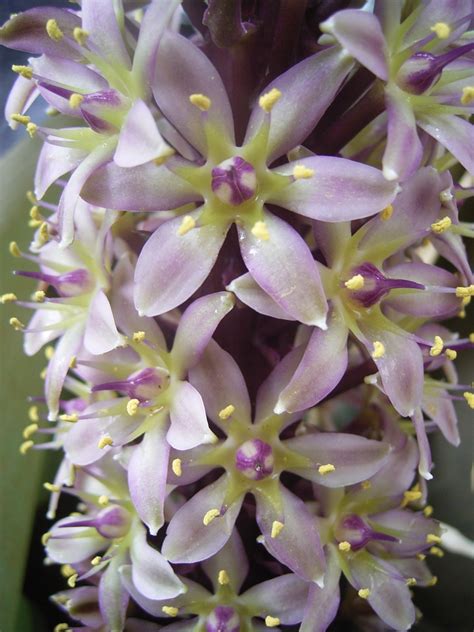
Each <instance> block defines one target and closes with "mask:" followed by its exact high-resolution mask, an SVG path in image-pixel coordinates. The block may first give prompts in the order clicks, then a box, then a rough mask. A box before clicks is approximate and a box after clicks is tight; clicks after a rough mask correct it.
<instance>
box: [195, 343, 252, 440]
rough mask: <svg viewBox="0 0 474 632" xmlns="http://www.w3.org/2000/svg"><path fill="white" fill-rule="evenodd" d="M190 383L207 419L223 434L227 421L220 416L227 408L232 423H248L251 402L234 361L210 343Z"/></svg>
mask: <svg viewBox="0 0 474 632" xmlns="http://www.w3.org/2000/svg"><path fill="white" fill-rule="evenodd" d="M189 379H190V381H191V383H192V384H193V385H194V386H195V387H196V388H197V389H198V391H199V392H200V393H201V395H202V398H203V400H204V405H205V407H206V413H207V415H208V417H209V419H212V421H213V422H214V423H215V424H217V425H218V426H219V427H220V428H222V430H224V432H225V431H226V430H227V427H228V425H229V420H222V419H220V417H219V412H220V411H221V410H223V409H224V408H227V406H230V405H232V406H234V408H235V411H234V413H233V414H232V417H231V418H230V420H232V419H238V420H239V423H242V424H250V423H251V416H250V415H251V410H250V399H249V395H248V391H247V386H246V384H245V380H244V376H243V375H242V372H241V371H240V369H239V367H238V365H237V363H236V361H235V360H234V358H233V357H232V356H231V355H230V354H229V353H227V351H224V349H222V348H221V347H219V345H218V344H217V343H216V342H214V341H213V340H211V342H210V343H209V345H208V347H207V349H206V351H205V353H204V355H203V357H202V358H201V361H200V362H199V364H198V365H197V366H195V367H194V368H193V369H191V371H190V372H189Z"/></svg>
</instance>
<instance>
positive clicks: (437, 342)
mask: <svg viewBox="0 0 474 632" xmlns="http://www.w3.org/2000/svg"><path fill="white" fill-rule="evenodd" d="M443 348H444V340H443V339H442V338H441V336H435V337H434V341H433V346H432V347H431V349H430V356H431V357H433V358H435V357H436V356H439V355H440V354H441V353H442V352H443Z"/></svg>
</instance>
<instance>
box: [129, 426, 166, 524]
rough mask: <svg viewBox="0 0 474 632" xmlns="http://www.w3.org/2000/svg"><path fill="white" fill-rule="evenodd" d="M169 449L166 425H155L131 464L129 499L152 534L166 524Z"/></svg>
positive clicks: (139, 446) (136, 449)
mask: <svg viewBox="0 0 474 632" xmlns="http://www.w3.org/2000/svg"><path fill="white" fill-rule="evenodd" d="M169 452H170V448H169V445H168V442H167V441H166V425H165V424H163V423H155V424H153V426H152V427H151V428H150V429H149V430H148V431H147V432H145V434H144V435H143V439H142V441H141V443H139V444H138V445H137V446H135V447H134V448H133V452H132V458H131V459H130V462H129V464H128V487H129V490H130V498H131V499H132V502H133V504H134V507H135V509H136V511H137V513H138V515H139V516H140V518H141V520H142V521H143V522H144V523H145V524H146V525H147V527H148V528H149V530H150V533H151V535H156V534H157V533H158V529H159V528H160V527H161V526H162V525H163V521H164V518H163V503H164V500H165V497H166V476H167V474H168V458H169Z"/></svg>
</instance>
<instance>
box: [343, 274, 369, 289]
mask: <svg viewBox="0 0 474 632" xmlns="http://www.w3.org/2000/svg"><path fill="white" fill-rule="evenodd" d="M364 283H365V280H364V277H363V276H362V274H355V275H354V276H353V277H351V278H350V279H349V280H348V281H346V282H345V283H344V285H345V286H346V288H347V289H348V290H361V289H362V288H363V287H364Z"/></svg>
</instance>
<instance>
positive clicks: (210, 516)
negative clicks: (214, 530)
mask: <svg viewBox="0 0 474 632" xmlns="http://www.w3.org/2000/svg"><path fill="white" fill-rule="evenodd" d="M220 515H221V512H220V511H219V509H209V511H207V512H206V513H205V515H204V518H203V519H202V523H203V525H205V526H206V527H207V526H208V525H210V524H211V522H212V521H213V520H214V519H215V518H217V517H218V516H220Z"/></svg>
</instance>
